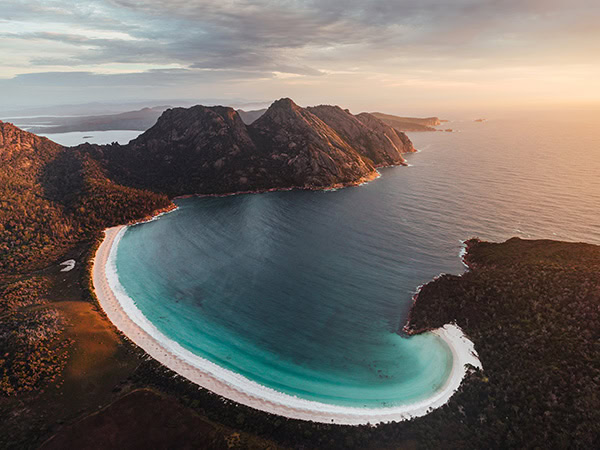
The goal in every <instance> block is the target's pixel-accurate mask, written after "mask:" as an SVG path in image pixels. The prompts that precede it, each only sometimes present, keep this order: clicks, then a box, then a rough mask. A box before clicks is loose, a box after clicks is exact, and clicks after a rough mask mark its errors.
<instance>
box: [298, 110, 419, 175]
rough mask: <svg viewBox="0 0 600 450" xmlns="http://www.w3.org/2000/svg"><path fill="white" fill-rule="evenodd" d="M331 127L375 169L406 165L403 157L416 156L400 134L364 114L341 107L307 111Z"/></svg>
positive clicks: (406, 138)
mask: <svg viewBox="0 0 600 450" xmlns="http://www.w3.org/2000/svg"><path fill="white" fill-rule="evenodd" d="M307 110H308V111H310V112H311V113H313V114H314V115H316V116H317V117H319V118H320V119H321V120H322V121H323V122H325V123H326V124H327V125H329V126H330V127H331V128H332V129H333V130H334V131H335V132H336V133H337V134H338V135H339V136H341V137H342V138H343V139H344V140H345V141H346V142H349V143H351V144H352V146H353V147H354V148H355V149H356V150H357V152H358V153H359V154H360V155H361V156H363V157H366V158H368V159H369V160H370V161H372V162H373V164H374V165H375V166H376V167H380V166H390V165H398V164H405V163H406V161H405V160H404V158H403V157H402V153H408V152H413V151H414V148H413V145H412V142H410V140H409V139H408V137H407V136H406V135H405V134H404V133H401V132H398V131H396V130H395V129H393V128H392V127H390V126H389V125H386V124H385V123H383V122H382V121H380V120H379V119H377V118H376V117H373V116H372V115H370V114H367V113H363V114H359V115H358V116H354V115H352V114H351V113H350V112H349V111H348V110H344V109H342V108H340V107H339V106H329V105H320V106H314V107H309V108H307Z"/></svg>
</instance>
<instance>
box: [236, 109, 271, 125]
mask: <svg viewBox="0 0 600 450" xmlns="http://www.w3.org/2000/svg"><path fill="white" fill-rule="evenodd" d="M266 111H267V108H263V109H254V110H252V111H244V110H243V109H238V110H237V112H238V114H239V115H240V117H241V118H242V120H243V121H244V123H245V124H246V125H250V124H251V123H252V122H254V121H255V120H256V119H258V118H259V117H260V116H262V115H263V114H264V113H265V112H266Z"/></svg>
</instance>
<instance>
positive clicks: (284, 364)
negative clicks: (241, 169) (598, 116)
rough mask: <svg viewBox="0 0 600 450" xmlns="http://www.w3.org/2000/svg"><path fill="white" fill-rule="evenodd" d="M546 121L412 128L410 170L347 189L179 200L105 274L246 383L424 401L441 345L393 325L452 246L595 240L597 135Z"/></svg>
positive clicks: (378, 402) (445, 361) (345, 401)
mask: <svg viewBox="0 0 600 450" xmlns="http://www.w3.org/2000/svg"><path fill="white" fill-rule="evenodd" d="M557 125H558V124H552V123H551V122H537V123H536V122H532V123H527V124H525V125H524V124H523V123H522V122H517V121H500V120H499V121H491V122H488V123H484V124H475V123H470V122H464V123H451V124H450V125H449V127H452V128H454V129H458V130H460V131H461V132H460V133H452V134H450V133H421V134H417V133H413V134H411V135H410V137H411V139H413V142H414V143H415V146H416V148H418V149H420V150H421V151H420V152H419V153H417V154H412V155H408V156H407V160H408V162H409V163H410V164H411V165H412V166H411V167H397V168H388V169H383V170H381V173H382V175H383V176H382V177H381V178H379V179H378V180H376V181H374V182H371V183H369V184H367V185H365V186H361V187H355V188H347V189H342V190H338V191H329V192H309V191H292V192H274V193H266V194H252V195H238V196H231V197H223V198H191V199H185V200H179V201H178V202H177V203H178V205H179V207H180V208H179V209H178V210H177V211H175V212H173V213H170V214H168V215H165V216H163V217H161V218H160V219H159V220H156V221H153V222H150V223H146V224H141V225H137V226H134V227H130V228H129V229H128V230H127V232H126V233H125V235H124V237H123V239H122V241H121V244H120V245H119V248H118V255H117V269H118V274H119V279H120V282H121V284H122V285H123V286H124V288H125V290H126V291H127V293H128V294H129V295H130V296H131V297H132V298H133V299H134V300H135V302H136V304H137V306H138V308H139V309H140V310H141V311H142V312H143V313H144V314H145V315H146V317H148V318H149V319H150V320H151V321H152V322H153V323H154V324H155V325H156V326H157V327H158V328H159V330H160V331H162V332H163V333H164V334H165V335H167V336H168V337H170V338H171V339H173V340H175V341H177V342H178V343H180V344H181V345H182V346H184V347H185V348H187V349H188V350H190V351H192V352H194V353H196V354H198V355H200V356H203V357H205V358H207V359H209V360H211V361H213V362H216V363H217V364H219V365H221V366H223V367H226V368H228V369H230V370H233V371H235V372H238V373H241V374H243V375H244V376H246V377H247V378H249V379H251V380H254V381H256V382H258V383H260V384H263V385H266V386H269V387H272V388H274V389H276V390H279V391H282V392H286V393H290V394H293V395H297V396H300V397H303V398H307V399H311V400H318V401H322V402H327V403H334V404H339V405H352V406H369V407H377V406H389V405H398V404H404V403H409V402H414V401H416V400H419V399H423V398H426V397H428V396H430V395H431V393H432V392H434V391H435V390H436V389H438V388H439V387H440V386H441V385H442V384H443V383H444V382H445V380H446V378H447V375H448V373H449V369H450V366H451V359H452V357H451V354H450V353H449V349H448V348H447V346H446V344H445V343H444V342H443V341H441V340H440V339H439V338H437V337H436V336H434V335H432V334H426V335H421V336H416V337H412V338H406V337H403V336H401V334H399V333H398V331H399V329H401V327H402V326H403V325H404V323H405V322H406V318H407V314H408V312H409V309H410V306H411V297H412V295H413V293H414V292H415V289H416V288H417V286H419V285H420V284H422V283H424V282H427V281H429V280H431V279H432V278H433V277H434V276H436V275H438V274H439V273H442V272H446V273H461V272H462V271H463V266H462V264H461V262H460V259H459V257H458V254H459V250H460V248H461V242H460V241H461V240H463V239H466V238H469V237H472V236H479V237H481V238H484V239H490V240H505V239H507V238H509V237H512V236H520V237H524V238H554V239H563V240H571V241H587V242H592V243H600V226H599V224H600V217H599V213H598V211H599V210H598V208H599V206H600V177H599V175H600V163H599V161H600V158H599V156H600V133H598V132H597V131H596V129H595V124H594V123H593V122H591V121H590V123H573V124H571V125H570V127H568V128H566V129H564V128H563V127H559V126H557Z"/></svg>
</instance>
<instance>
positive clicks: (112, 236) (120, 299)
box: [92, 226, 481, 425]
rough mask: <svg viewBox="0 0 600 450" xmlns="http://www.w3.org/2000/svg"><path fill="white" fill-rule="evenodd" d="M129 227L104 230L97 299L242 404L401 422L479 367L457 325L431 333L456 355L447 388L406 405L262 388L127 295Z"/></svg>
mask: <svg viewBox="0 0 600 450" xmlns="http://www.w3.org/2000/svg"><path fill="white" fill-rule="evenodd" d="M125 230H126V226H117V227H113V228H109V229H107V230H105V239H104V240H103V241H102V244H101V245H100V247H99V248H98V250H97V252H96V255H95V258H94V263H93V269H92V281H93V286H94V290H95V292H96V295H97V297H98V301H99V303H100V305H101V307H102V308H103V310H104V311H105V313H106V315H107V316H108V318H109V319H110V320H111V321H112V322H113V324H114V325H115V326H116V327H117V328H118V329H119V330H120V331H121V332H123V334H125V336H127V337H128V338H129V339H130V340H131V341H133V342H134V343H135V344H137V345H138V346H139V347H141V348H142V349H143V350H145V351H146V353H148V354H149V355H150V356H152V357H153V358H154V359H156V360H158V361H159V362H160V363H162V364H163V365H164V366H166V367H168V368H170V369H171V370H173V371H175V372H177V373H178V374H179V375H181V376H184V377H186V378H187V379H189V380H190V381H192V382H194V383H196V384H198V385H199V386H202V387H204V388H206V389H208V390H210V391H212V392H214V393H216V394H218V395H221V396H223V397H226V398H228V399H230V400H234V401H236V402H238V403H241V404H244V405H247V406H250V407H252V408H256V409H259V410H262V411H266V412H269V413H272V414H277V415H281V416H285V417H289V418H294V419H302V420H310V421H314V422H322V423H338V424H347V425H359V424H367V423H370V424H376V423H380V422H391V421H396V422H398V421H402V420H408V419H411V418H413V417H419V416H423V415H425V414H427V413H428V412H430V411H431V409H435V408H438V407H440V406H442V405H444V404H445V403H446V402H447V401H448V400H449V399H450V397H451V396H452V394H453V393H454V392H455V391H456V390H457V389H458V387H459V386H460V383H461V381H462V379H463V378H464V375H465V373H466V367H465V365H466V364H471V365H473V366H475V367H480V366H481V364H480V362H479V359H478V358H477V354H476V353H475V351H474V348H473V343H472V342H471V341H469V340H468V338H467V337H466V336H465V335H464V333H463V332H462V330H461V329H460V328H459V327H457V326H456V325H451V324H448V325H445V326H444V327H442V328H439V329H437V330H434V331H433V332H434V333H435V334H437V335H438V336H439V337H440V338H442V339H443V340H444V341H445V342H446V343H447V344H448V346H449V347H450V349H451V351H452V357H453V364H452V369H451V373H450V376H449V377H448V380H447V381H446V383H445V384H444V386H443V387H442V388H441V389H440V390H439V391H437V392H436V393H435V394H434V395H433V396H432V397H430V398H428V399H426V400H423V401H420V402H417V403H412V404H408V405H402V406H396V407H388V408H355V407H347V406H338V405H330V404H325V403H319V402H315V401H310V400H304V399H300V398H297V397H293V396H291V395H288V394H283V393H281V392H277V391H275V390H273V389H270V388H267V387H265V386H261V385H259V384H257V383H255V382H253V381H251V380H248V379H247V378H245V377H243V376H241V375H239V374H236V373H234V372H231V371H229V370H227V369H224V368H222V367H220V366H218V365H216V364H214V363H212V362H210V361H208V360H206V359H203V358H201V357H198V356H197V355H194V354H193V353H191V352H189V351H188V350H186V349H184V348H183V347H181V346H180V345H179V344H177V343H176V342H174V341H172V340H170V339H169V338H167V337H166V336H164V335H163V334H162V333H161V332H160V331H158V329H156V327H154V325H153V324H152V323H151V322H149V321H148V320H147V319H146V317H145V316H144V315H143V314H142V313H141V311H139V309H138V308H137V307H136V306H135V304H134V302H133V300H132V299H131V298H129V297H128V296H127V294H126V293H125V291H124V290H123V288H122V286H121V285H120V283H119V281H118V277H117V276H116V270H115V267H114V258H115V256H116V248H117V245H118V242H119V240H120V238H121V236H122V235H123V233H124V232H125Z"/></svg>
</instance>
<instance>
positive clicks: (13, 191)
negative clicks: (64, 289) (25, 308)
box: [0, 122, 170, 276]
mask: <svg viewBox="0 0 600 450" xmlns="http://www.w3.org/2000/svg"><path fill="white" fill-rule="evenodd" d="M169 204H170V202H169V200H168V198H167V197H166V196H164V195H160V194H155V193H151V192H149V191H141V190H137V189H133V188H129V187H125V186H122V185H119V184H116V183H114V182H112V181H111V180H110V179H108V178H107V177H106V176H105V174H104V172H103V170H102V168H101V167H100V164H99V163H98V162H96V161H94V160H92V159H91V158H90V157H89V156H88V155H86V154H85V153H84V152H81V151H77V150H72V149H67V148H64V147H61V146H60V145H58V144H55V143H54V142H52V141H49V140H48V139H45V138H40V137H38V136H35V135H33V134H31V133H27V132H24V131H22V130H20V129H18V128H16V127H14V126H13V125H11V124H6V123H2V122H0V276H1V275H2V274H7V273H13V272H24V271H27V270H30V269H33V268H39V267H43V266H44V265H45V264H47V263H48V261H50V260H52V259H55V258H58V257H59V256H60V254H61V253H63V252H65V251H66V250H67V249H68V248H69V247H70V246H72V245H73V244H74V243H76V242H78V241H80V240H82V239H85V238H87V237H88V235H89V234H90V233H96V232H98V231H99V230H100V229H102V228H105V227H107V226H110V225H116V224H119V223H125V222H127V221H129V220H133V219H137V218H140V217H144V216H147V215H149V214H152V212H153V211H154V210H157V209H161V208H165V207H167V206H168V205H169Z"/></svg>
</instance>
